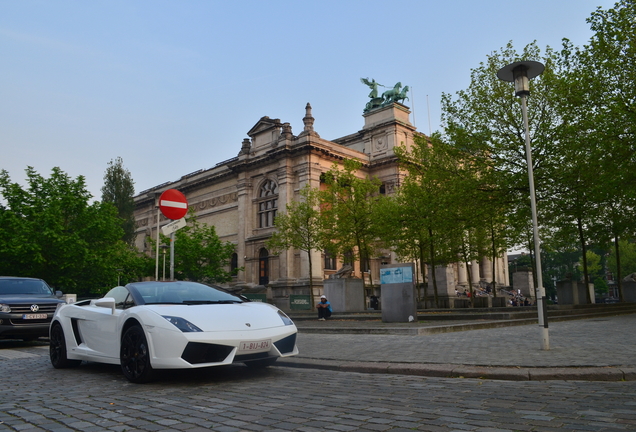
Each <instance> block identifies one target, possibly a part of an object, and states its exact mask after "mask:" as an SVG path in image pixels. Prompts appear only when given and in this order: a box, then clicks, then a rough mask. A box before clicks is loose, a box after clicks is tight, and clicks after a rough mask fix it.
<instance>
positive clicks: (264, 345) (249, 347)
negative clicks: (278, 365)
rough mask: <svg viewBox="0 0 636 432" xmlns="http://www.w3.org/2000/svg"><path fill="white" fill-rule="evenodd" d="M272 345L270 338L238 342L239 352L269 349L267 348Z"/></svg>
mask: <svg viewBox="0 0 636 432" xmlns="http://www.w3.org/2000/svg"><path fill="white" fill-rule="evenodd" d="M271 346H272V340H271V339H266V340H261V341H249V342H241V343H240V344H239V349H238V350H239V351H241V352H250V351H269V348H270V347H271Z"/></svg>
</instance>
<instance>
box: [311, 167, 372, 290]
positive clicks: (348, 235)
mask: <svg viewBox="0 0 636 432" xmlns="http://www.w3.org/2000/svg"><path fill="white" fill-rule="evenodd" d="M361 168H362V164H361V163H360V162H358V161H354V160H351V159H345V160H344V162H343V169H342V170H340V169H339V168H338V166H337V165H334V166H333V167H332V168H331V169H330V170H329V171H327V172H326V173H324V180H325V185H326V189H325V190H321V191H320V192H319V199H320V203H321V209H322V211H321V219H322V226H323V233H324V235H325V238H328V239H330V242H329V243H328V244H327V245H326V248H327V249H328V250H330V251H332V252H334V253H335V254H336V255H340V256H344V255H346V254H348V253H351V254H353V259H354V260H359V261H360V263H361V264H363V265H362V266H361V267H364V266H365V265H366V267H367V268H369V260H370V258H372V257H373V256H374V255H375V253H376V252H377V250H378V247H379V243H378V239H377V232H376V229H377V227H376V219H375V217H374V209H375V204H376V202H377V200H378V199H379V197H378V195H379V189H380V185H381V182H380V180H379V179H377V178H370V177H368V176H367V177H364V178H360V177H358V175H357V173H358V172H359V170H360V169H361ZM362 280H363V284H365V281H364V277H363V278H362Z"/></svg>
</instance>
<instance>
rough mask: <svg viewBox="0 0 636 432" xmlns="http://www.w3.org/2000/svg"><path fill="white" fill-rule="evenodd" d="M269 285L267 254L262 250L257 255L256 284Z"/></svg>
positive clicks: (265, 250)
mask: <svg viewBox="0 0 636 432" xmlns="http://www.w3.org/2000/svg"><path fill="white" fill-rule="evenodd" d="M268 283H269V252H268V251H267V249H265V248H262V249H261V250H260V252H259V254H258V284H259V285H267V284H268Z"/></svg>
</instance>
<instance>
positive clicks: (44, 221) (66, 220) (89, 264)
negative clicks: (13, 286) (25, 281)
mask: <svg viewBox="0 0 636 432" xmlns="http://www.w3.org/2000/svg"><path fill="white" fill-rule="evenodd" d="M26 173H27V187H26V188H24V187H22V186H21V185H20V184H18V183H15V182H12V181H11V179H10V177H9V174H8V173H7V172H6V171H4V170H3V171H1V172H0V195H1V196H2V204H0V274H5V275H14V276H30V277H38V278H42V279H44V280H46V281H47V282H49V283H50V284H52V285H53V286H55V287H57V288H59V289H64V290H68V291H70V292H79V293H87V292H94V293H96V292H100V290H102V289H103V288H104V287H109V286H111V287H112V286H113V285H114V284H115V283H116V282H117V276H118V273H120V272H118V270H117V269H121V270H122V272H123V275H124V276H125V277H130V278H133V277H139V276H140V275H141V274H140V273H143V271H144V270H143V268H144V264H143V259H142V258H140V257H138V256H137V254H136V253H135V252H133V251H132V250H131V249H130V248H128V247H127V246H126V245H125V244H124V243H123V242H122V241H121V238H122V228H121V224H120V221H119V218H118V216H117V211H116V209H115V208H114V207H113V206H112V205H111V204H109V203H103V202H98V201H97V202H92V203H91V202H90V199H91V194H90V193H89V192H88V191H87V190H86V185H85V182H84V178H83V177H82V176H79V177H77V178H76V179H72V178H70V177H69V176H68V175H67V174H66V173H64V172H63V171H62V170H61V169H59V168H53V170H52V172H51V176H50V177H49V178H45V177H43V176H41V175H40V174H38V173H37V172H36V171H35V170H34V169H33V168H31V167H28V168H27V169H26Z"/></svg>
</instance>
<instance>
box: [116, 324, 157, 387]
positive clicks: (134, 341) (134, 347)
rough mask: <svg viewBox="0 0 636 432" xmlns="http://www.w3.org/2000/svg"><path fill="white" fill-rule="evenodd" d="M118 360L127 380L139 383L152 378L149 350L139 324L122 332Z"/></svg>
mask: <svg viewBox="0 0 636 432" xmlns="http://www.w3.org/2000/svg"><path fill="white" fill-rule="evenodd" d="M119 360H120V363H121V370H122V372H123V373H124V376H125V377H126V378H127V379H128V381H130V382H133V383H137V384H141V383H145V382H148V381H150V380H151V379H152V375H153V369H152V365H151V364H150V350H149V349H148V342H147V340H146V335H145V334H144V330H143V329H142V328H141V327H140V326H138V325H135V326H132V327H130V328H129V329H128V330H126V332H125V333H124V336H123V337H122V338H121V350H120V352H119Z"/></svg>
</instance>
